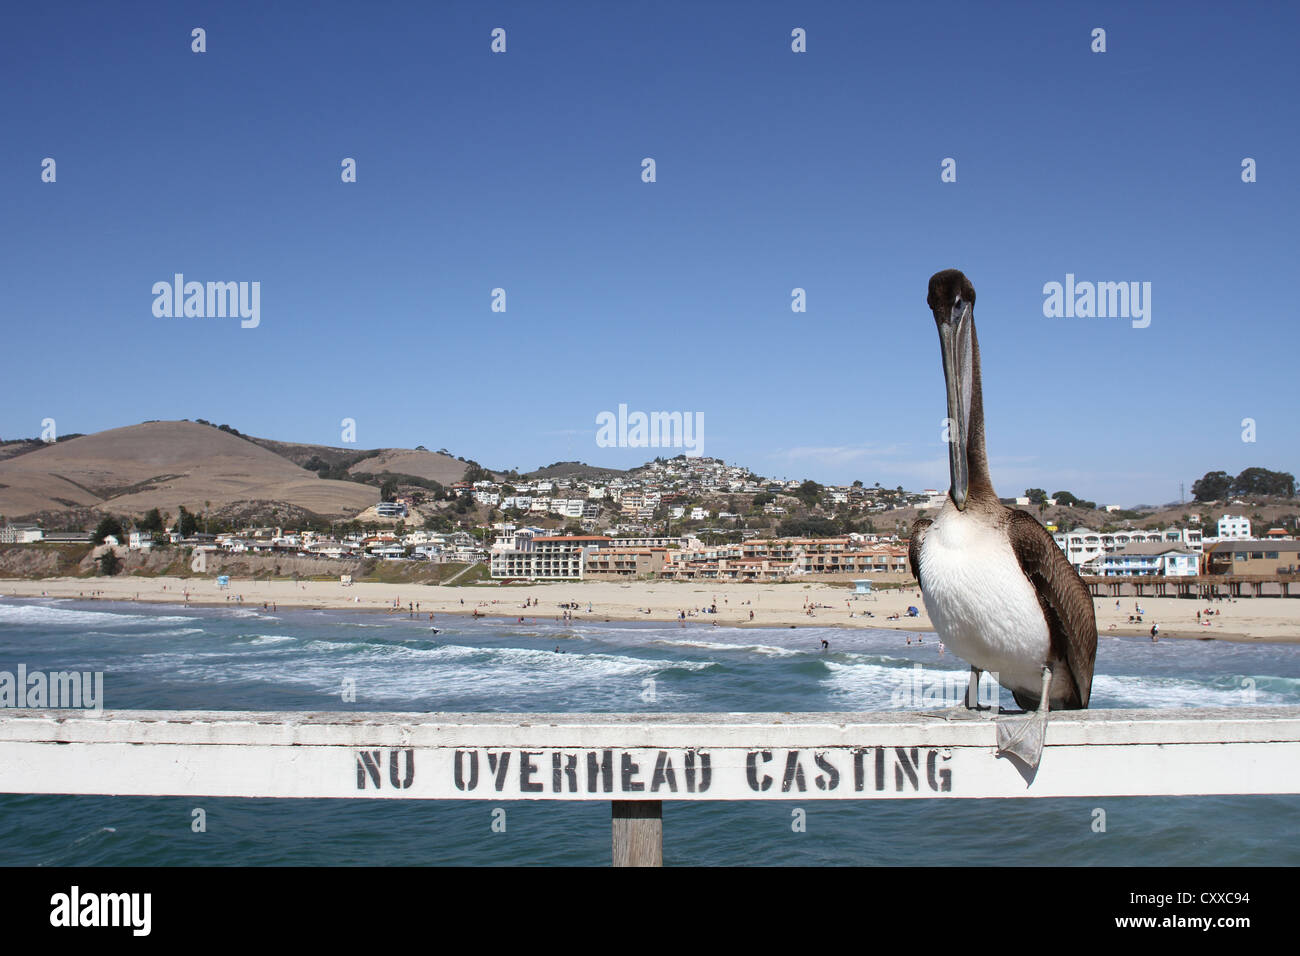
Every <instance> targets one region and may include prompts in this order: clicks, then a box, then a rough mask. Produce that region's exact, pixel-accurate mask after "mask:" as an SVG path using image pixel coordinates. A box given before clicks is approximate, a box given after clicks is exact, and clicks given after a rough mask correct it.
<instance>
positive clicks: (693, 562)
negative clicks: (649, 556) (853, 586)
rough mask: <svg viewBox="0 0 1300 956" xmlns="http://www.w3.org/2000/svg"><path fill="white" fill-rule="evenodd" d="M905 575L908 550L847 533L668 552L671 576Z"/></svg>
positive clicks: (750, 578)
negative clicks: (831, 536) (875, 542)
mask: <svg viewBox="0 0 1300 956" xmlns="http://www.w3.org/2000/svg"><path fill="white" fill-rule="evenodd" d="M883 573H895V574H907V573H908V561H907V549H906V548H902V547H899V546H896V545H886V544H875V545H864V544H863V543H861V542H860V541H855V540H853V539H850V538H847V537H845V538H755V539H752V540H749V541H744V542H741V543H740V544H720V545H714V546H712V547H694V548H689V549H682V550H680V551H677V552H670V553H669V555H668V557H667V560H666V561H665V564H664V569H663V572H662V574H663V576H664V577H666V578H671V579H674V580H681V581H692V580H730V581H776V580H780V579H782V578H787V577H792V576H797V575H804V574H846V575H847V574H857V575H861V574H883Z"/></svg>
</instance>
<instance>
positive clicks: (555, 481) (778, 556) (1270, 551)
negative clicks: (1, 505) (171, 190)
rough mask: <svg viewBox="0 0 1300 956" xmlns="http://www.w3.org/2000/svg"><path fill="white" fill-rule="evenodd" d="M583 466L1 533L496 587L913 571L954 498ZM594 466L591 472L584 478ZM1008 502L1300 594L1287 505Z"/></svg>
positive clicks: (1088, 562)
mask: <svg viewBox="0 0 1300 956" xmlns="http://www.w3.org/2000/svg"><path fill="white" fill-rule="evenodd" d="M555 467H556V468H557V470H562V469H560V468H559V467H558V466H555ZM573 470H574V471H575V472H579V473H578V474H558V475H555V476H554V477H519V476H514V475H502V476H497V475H492V474H491V473H485V474H486V477H476V476H475V474H474V473H475V472H482V471H483V470H482V469H478V468H477V467H471V468H468V469H467V478H474V479H475V480H461V481H457V482H453V483H451V484H450V485H449V486H446V487H443V486H439V485H438V484H437V483H436V482H423V483H422V484H421V485H415V486H413V485H410V484H403V483H402V482H400V481H392V482H388V483H385V487H384V489H383V491H384V492H385V494H384V495H383V496H382V500H381V501H379V502H378V503H376V504H375V505H373V506H372V507H370V508H368V509H365V510H364V511H363V512H361V513H359V514H357V515H356V516H355V517H354V518H352V519H351V520H348V521H336V522H332V523H331V526H330V527H329V528H319V527H318V528H310V527H307V528H286V527H283V526H255V527H243V528H238V529H234V528H228V529H222V530H217V531H212V530H201V529H203V528H205V527H207V528H210V527H211V518H210V517H209V516H207V515H205V514H203V513H201V512H198V513H196V512H189V511H187V510H186V509H185V508H184V507H183V506H182V507H181V508H180V511H181V515H180V517H179V518H178V519H175V520H172V517H171V515H170V514H168V515H162V514H159V512H158V511H157V509H153V510H152V511H150V512H148V513H147V514H146V515H144V516H143V517H139V516H136V517H132V516H122V517H110V518H104V519H102V520H101V521H100V523H99V525H98V527H97V528H96V529H95V530H80V531H68V530H47V529H45V528H43V527H42V526H41V525H40V524H37V523H21V522H19V523H15V522H8V523H5V524H4V525H3V526H2V527H0V545H6V544H8V545H45V546H48V545H75V544H82V545H87V544H89V545H93V546H95V548H96V549H97V550H98V552H99V553H100V554H102V552H103V550H104V549H108V550H111V551H113V552H114V554H115V555H118V554H122V555H125V556H129V555H130V554H131V553H146V554H147V553H149V552H151V551H153V550H154V549H165V548H174V547H179V548H185V549H189V551H190V552H193V553H195V554H200V555H204V554H208V555H213V556H218V555H223V554H225V555H251V556H256V555H272V556H274V555H280V556H286V557H295V556H296V557H311V558H327V559H337V560H350V561H354V562H355V561H356V560H358V559H373V560H374V561H381V562H427V563H430V564H456V565H463V566H467V567H474V566H481V568H482V572H483V573H482V574H481V575H480V576H479V577H478V580H479V581H480V583H489V584H491V583H496V584H504V583H510V582H548V581H556V582H558V581H583V580H619V579H624V580H626V579H641V580H660V579H661V580H666V581H715V582H720V581H727V582H781V581H790V580H798V579H809V578H819V579H824V580H832V581H850V580H856V579H870V580H875V581H877V582H880V583H884V582H891V583H895V584H902V583H906V582H909V581H910V580H911V569H910V567H909V564H908V551H907V545H908V535H909V533H910V527H911V523H912V520H914V518H915V517H916V516H918V515H925V514H927V513H929V514H931V515H933V514H934V513H936V512H937V510H938V509H939V508H940V507H942V505H943V502H944V501H945V499H946V494H945V493H944V492H941V491H939V490H937V489H933V488H926V489H920V490H917V491H907V490H904V489H903V488H901V487H897V488H893V489H887V488H882V487H881V486H880V485H879V484H876V485H874V486H866V485H865V484H864V483H863V482H860V481H855V482H853V483H852V484H850V485H843V486H836V485H829V486H823V485H820V484H818V483H816V482H814V481H810V480H793V479H770V478H762V477H760V476H757V475H755V474H753V473H752V472H751V471H749V470H748V469H746V468H743V467H741V466H738V465H734V464H733V465H729V464H727V463H725V462H723V461H720V460H717V459H713V458H689V457H686V456H679V457H677V458H673V459H662V458H659V459H656V460H654V461H652V462H648V463H647V464H646V465H645V466H643V467H642V468H640V469H636V470H633V471H631V472H626V473H601V472H600V471H599V470H598V469H590V468H588V467H587V466H576V465H575V466H574V468H573ZM584 470H585V471H588V472H591V474H588V475H586V476H583V475H582V474H581V473H580V472H582V471H584ZM1058 498H1059V499H1060V500H1058ZM1003 500H1004V503H1006V504H1008V505H1011V506H1018V507H1021V508H1026V509H1030V510H1032V509H1033V508H1035V507H1037V508H1038V511H1039V513H1040V514H1044V513H1047V512H1048V509H1059V508H1069V507H1079V506H1083V507H1087V508H1089V509H1090V510H1091V512H1092V513H1093V514H1095V515H1097V516H1099V517H1102V518H1103V519H1104V520H1105V521H1106V523H1105V524H1102V525H1100V526H1099V527H1098V528H1096V529H1094V528H1089V527H1085V526H1078V525H1075V526H1071V527H1058V526H1057V525H1056V524H1054V523H1052V522H1051V520H1050V519H1049V520H1047V521H1046V522H1045V523H1047V527H1048V530H1049V531H1050V532H1051V533H1052V535H1053V538H1054V540H1055V541H1056V543H1057V545H1058V546H1059V547H1060V548H1061V550H1062V552H1063V553H1064V554H1065V555H1066V557H1067V559H1068V560H1069V562H1070V564H1071V565H1072V566H1074V567H1075V568H1076V570H1078V572H1079V573H1080V575H1082V576H1084V577H1085V578H1094V579H1104V578H1111V579H1125V580H1132V579H1151V580H1157V579H1158V580H1165V579H1178V578H1184V579H1199V578H1208V577H1211V576H1212V577H1216V578H1222V579H1224V581H1227V580H1228V579H1236V580H1246V579H1247V578H1249V579H1250V580H1252V581H1257V582H1259V584H1258V587H1256V588H1255V590H1253V591H1251V592H1250V593H1251V594H1254V593H1255V592H1256V591H1258V593H1259V594H1260V595H1261V596H1264V595H1278V596H1290V595H1296V594H1300V540H1298V539H1297V535H1296V533H1295V530H1296V529H1295V523H1294V518H1292V519H1291V523H1290V526H1287V525H1286V523H1285V520H1284V521H1283V523H1282V524H1281V525H1279V526H1272V525H1270V526H1268V527H1264V528H1256V527H1255V526H1254V525H1253V524H1252V521H1251V519H1250V518H1249V517H1246V516H1245V515H1243V514H1233V513H1230V512H1228V511H1222V512H1220V513H1219V516H1218V517H1217V519H1216V518H1214V517H1213V512H1212V511H1211V510H1209V509H1207V508H1206V507H1204V506H1203V505H1199V503H1198V507H1199V510H1198V509H1194V508H1190V507H1189V509H1188V511H1187V513H1186V514H1185V515H1184V516H1183V517H1184V518H1185V520H1184V521H1182V522H1180V523H1175V524H1168V525H1159V524H1157V523H1155V522H1153V521H1152V520H1150V519H1151V517H1152V516H1151V515H1150V514H1141V513H1137V512H1132V511H1126V510H1124V509H1122V508H1121V507H1120V506H1118V505H1107V506H1104V507H1101V508H1098V507H1096V506H1095V505H1094V504H1093V503H1092V502H1080V501H1079V499H1077V498H1075V497H1074V496H1073V495H1070V494H1069V493H1068V492H1060V493H1058V496H1057V497H1049V496H1046V495H1045V494H1044V493H1043V492H1041V491H1037V490H1035V489H1027V493H1026V495H1025V496H1021V497H1017V498H1011V499H1003ZM1215 504H1219V503H1218V502H1215ZM1224 504H1225V505H1227V506H1229V507H1231V506H1233V505H1236V506H1243V507H1244V506H1246V505H1247V502H1246V501H1245V500H1242V499H1237V500H1235V501H1233V500H1229V501H1226V502H1224ZM1065 514H1067V515H1068V514H1069V512H1068V511H1066V512H1065ZM1058 520H1059V519H1058ZM219 523H220V522H219ZM1263 578H1267V579H1268V580H1267V581H1262V580H1261V579H1263ZM1292 582H1295V584H1294V586H1293V584H1292ZM1217 583H1223V582H1217ZM1238 590H1239V589H1238ZM1098 593H1100V592H1098ZM1116 593H1118V592H1116ZM1233 593H1237V591H1236V590H1234V591H1233Z"/></svg>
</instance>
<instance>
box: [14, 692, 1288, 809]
mask: <svg viewBox="0 0 1300 956" xmlns="http://www.w3.org/2000/svg"><path fill="white" fill-rule="evenodd" d="M606 751H608V766H609V768H610V769H609V773H608V776H606V774H605V772H604V770H603V767H604V765H605V757H606ZM994 751H995V730H994V726H993V722H992V721H990V720H985V719H967V720H953V721H945V720H942V719H939V718H935V717H926V716H922V715H920V714H916V713H904V712H896V713H871V714H850V713H828V714H409V713H405V714H404V713H364V714H363V713H299V712H280V713H238V712H218V711H201V712H199V711H119V712H105V713H104V714H103V715H102V716H101V717H98V718H96V717H91V716H87V715H85V714H82V713H79V712H76V711H10V712H7V713H5V714H4V715H3V716H0V792H9V793H86V794H89V793H100V794H174V795H186V796H190V795H193V796H242V797H369V798H389V799H419V800H430V799H457V800H463V799H483V800H510V799H538V800H556V799H559V800H753V799H778V800H780V799H785V800H790V799H798V800H809V799H814V800H816V799H898V798H917V797H960V798H967V797H1026V796H1027V797H1065V796H1117V795H1127V794H1146V795H1186V794H1218V793H1243V794H1248V793H1298V792H1300V708H1219V709H1207V710H1158V711H1157V710H1137V711H1132V710H1130V711H1119V710H1092V711H1074V712H1063V713H1059V714H1053V715H1052V718H1051V722H1050V724H1049V726H1048V731H1047V747H1046V749H1045V751H1044V755H1043V762H1042V766H1041V768H1040V769H1039V771H1038V774H1037V776H1036V777H1034V778H1033V779H1032V780H1026V778H1025V777H1024V776H1022V774H1021V772H1020V770H1019V769H1017V766H1016V765H1015V764H1013V763H1012V762H1010V761H1008V760H1006V759H999V758H997V757H996V756H995V753H994ZM507 755H508V756H507ZM458 760H459V761H460V777H459V785H458V778H457V773H456V766H457V761H458ZM557 760H558V766H559V775H558V780H559V787H558V789H557V787H556V781H557V778H556V762H557ZM503 761H507V762H505V763H504V765H503ZM475 764H477V769H478V773H477V779H474V775H473V773H472V768H473V766H474V765H475ZM593 764H594V766H593ZM706 764H707V767H708V771H709V774H708V777H707V780H706V777H705V772H704V771H705V766H706ZM656 767H658V768H659V770H660V771H661V772H660V774H659V775H658V778H656V773H655V771H656ZM669 768H671V770H672V776H671V783H670V780H669V775H668V770H669ZM593 769H594V770H595V773H592V770H593ZM800 777H802V780H801V779H800ZM787 780H788V783H787ZM593 784H594V789H593ZM673 784H675V789H674V787H673ZM607 787H608V788H607ZM756 788H757V789H756Z"/></svg>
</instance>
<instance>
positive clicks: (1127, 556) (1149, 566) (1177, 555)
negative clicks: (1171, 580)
mask: <svg viewBox="0 0 1300 956" xmlns="http://www.w3.org/2000/svg"><path fill="white" fill-rule="evenodd" d="M1199 564H1200V559H1199V557H1198V556H1197V554H1196V552H1195V551H1192V550H1191V549H1190V548H1186V547H1183V546H1182V545H1181V544H1176V543H1174V542H1172V541H1151V542H1145V541H1144V542H1140V543H1137V544H1130V545H1129V546H1128V547H1126V548H1123V549H1121V550H1119V551H1113V552H1110V553H1109V554H1105V555H1103V556H1102V559H1101V573H1102V574H1103V575H1105V576H1106V577H1110V578H1113V577H1151V576H1159V577H1190V576H1192V575H1195V574H1196V573H1197V572H1198V571H1199V570H1200V568H1199Z"/></svg>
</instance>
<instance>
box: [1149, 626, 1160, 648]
mask: <svg viewBox="0 0 1300 956" xmlns="http://www.w3.org/2000/svg"><path fill="white" fill-rule="evenodd" d="M1159 634H1160V625H1159V624H1152V625H1151V643H1153V644H1156V643H1159V641H1160V637H1159Z"/></svg>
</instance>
